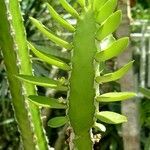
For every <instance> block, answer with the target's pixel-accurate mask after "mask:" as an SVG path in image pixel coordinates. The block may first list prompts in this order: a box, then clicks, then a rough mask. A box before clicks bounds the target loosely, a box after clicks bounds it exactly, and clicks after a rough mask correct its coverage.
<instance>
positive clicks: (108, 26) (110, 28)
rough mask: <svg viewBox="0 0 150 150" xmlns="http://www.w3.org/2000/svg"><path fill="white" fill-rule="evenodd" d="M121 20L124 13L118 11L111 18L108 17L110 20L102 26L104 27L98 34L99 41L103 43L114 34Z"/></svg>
mask: <svg viewBox="0 0 150 150" xmlns="http://www.w3.org/2000/svg"><path fill="white" fill-rule="evenodd" d="M121 18H122V13H121V11H120V10H118V11H116V12H115V13H113V14H112V15H111V16H110V17H108V19H107V20H106V21H105V22H104V23H103V24H102V26H101V27H100V29H99V30H98V32H97V34H96V38H97V40H99V41H101V40H103V39H104V38H105V37H107V36H108V35H109V34H111V33H112V32H114V31H115V30H116V29H117V28H118V26H119V24H120V22H121Z"/></svg>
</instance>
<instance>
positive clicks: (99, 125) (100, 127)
mask: <svg viewBox="0 0 150 150" xmlns="http://www.w3.org/2000/svg"><path fill="white" fill-rule="evenodd" d="M94 128H95V129H96V130H99V131H102V132H105V131H106V127H105V126H104V125H103V124H101V123H95V124H94Z"/></svg>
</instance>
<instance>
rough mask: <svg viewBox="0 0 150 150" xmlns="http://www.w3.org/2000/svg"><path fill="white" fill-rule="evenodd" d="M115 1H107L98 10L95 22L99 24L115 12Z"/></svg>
mask: <svg viewBox="0 0 150 150" xmlns="http://www.w3.org/2000/svg"><path fill="white" fill-rule="evenodd" d="M116 6H117V0H108V1H107V2H106V3H105V5H104V6H103V7H101V8H100V10H99V11H98V14H97V16H96V22H97V23H99V24H101V23H102V22H103V21H105V20H106V19H107V18H108V17H109V16H110V15H111V14H112V13H113V11H114V10H115V8H116Z"/></svg>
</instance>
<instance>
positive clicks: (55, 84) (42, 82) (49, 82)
mask: <svg viewBox="0 0 150 150" xmlns="http://www.w3.org/2000/svg"><path fill="white" fill-rule="evenodd" d="M16 77H17V78H18V79H20V80H22V81H25V82H28V83H31V84H34V85H39V86H43V87H50V88H53V89H57V90H60V91H67V90H68V88H67V87H66V86H64V85H62V84H61V82H59V81H56V80H53V79H50V78H47V77H36V76H30V75H18V76H16Z"/></svg>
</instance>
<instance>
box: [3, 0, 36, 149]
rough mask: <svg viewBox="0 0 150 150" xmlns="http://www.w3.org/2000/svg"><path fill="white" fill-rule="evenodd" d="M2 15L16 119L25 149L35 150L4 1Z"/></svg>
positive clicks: (4, 51) (5, 56) (5, 49)
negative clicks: (17, 75)
mask: <svg viewBox="0 0 150 150" xmlns="http://www.w3.org/2000/svg"><path fill="white" fill-rule="evenodd" d="M0 14H1V19H0V33H1V34H0V45H1V48H2V52H3V55H4V62H5V66H6V69H7V77H8V80H9V85H10V91H11V96H12V103H13V107H14V111H15V117H16V120H17V122H18V126H19V130H20V132H21V136H22V141H23V146H24V148H25V149H26V150H28V149H35V143H34V141H33V129H32V128H31V126H30V120H29V116H28V110H27V109H26V106H25V101H24V97H23V95H22V90H21V89H22V87H21V84H20V83H19V81H17V80H16V79H15V77H14V76H13V75H16V74H18V68H17V65H16V61H17V59H16V54H15V51H14V48H15V43H14V39H13V37H12V36H11V35H10V34H11V33H12V32H11V29H10V24H9V21H8V18H7V14H6V6H5V3H4V1H0Z"/></svg>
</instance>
